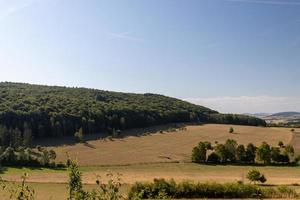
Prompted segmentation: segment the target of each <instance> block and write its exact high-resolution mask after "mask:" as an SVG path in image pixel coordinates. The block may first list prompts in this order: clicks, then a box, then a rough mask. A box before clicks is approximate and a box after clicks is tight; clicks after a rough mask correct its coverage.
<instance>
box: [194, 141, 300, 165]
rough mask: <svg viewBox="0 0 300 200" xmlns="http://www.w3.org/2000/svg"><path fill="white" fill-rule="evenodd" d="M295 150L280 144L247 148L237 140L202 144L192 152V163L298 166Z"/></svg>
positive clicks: (264, 144)
mask: <svg viewBox="0 0 300 200" xmlns="http://www.w3.org/2000/svg"><path fill="white" fill-rule="evenodd" d="M293 157H294V148H293V146H291V145H287V146H284V144H283V143H282V142H279V144H278V147H271V146H270V145H269V144H268V143H266V142H263V143H262V144H261V145H260V146H258V147H257V146H255V145H254V144H252V143H249V144H248V145H247V146H246V147H245V146H244V145H242V144H238V143H237V142H236V141H235V140H231V139H228V140H227V141H226V142H225V143H224V144H219V143H217V142H216V145H214V146H213V145H212V144H211V143H210V142H200V143H199V144H198V145H197V146H196V147H194V148H193V151H192V162H195V163H238V164H254V163H258V164H264V165H268V164H291V163H293V164H296V163H297V162H298V161H299V159H298V158H297V157H296V158H295V159H294V160H293V162H291V159H292V158H293Z"/></svg>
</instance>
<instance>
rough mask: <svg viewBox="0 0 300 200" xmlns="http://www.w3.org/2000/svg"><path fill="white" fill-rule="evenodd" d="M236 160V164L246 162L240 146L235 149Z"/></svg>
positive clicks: (244, 153)
mask: <svg viewBox="0 0 300 200" xmlns="http://www.w3.org/2000/svg"><path fill="white" fill-rule="evenodd" d="M236 160H237V161H238V162H245V161H246V160H247V155H246V150H245V147H244V145H242V144H241V145H238V147H237V148H236Z"/></svg>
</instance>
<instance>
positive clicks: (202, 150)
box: [192, 142, 211, 163]
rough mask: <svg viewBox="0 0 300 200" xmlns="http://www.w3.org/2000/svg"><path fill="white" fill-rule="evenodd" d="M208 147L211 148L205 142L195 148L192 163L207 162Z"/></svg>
mask: <svg viewBox="0 0 300 200" xmlns="http://www.w3.org/2000/svg"><path fill="white" fill-rule="evenodd" d="M210 146H211V145H210ZM207 147H209V144H208V143H205V142H200V143H199V144H198V146H196V147H194V149H193V152H192V161H193V162H195V163H204V162H206V154H207Z"/></svg>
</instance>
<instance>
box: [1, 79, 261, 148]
mask: <svg viewBox="0 0 300 200" xmlns="http://www.w3.org/2000/svg"><path fill="white" fill-rule="evenodd" d="M178 122H193V123H201V122H202V123H206V122H212V123H226V124H227V123H232V124H244V125H255V126H256V125H261V126H265V125H266V123H265V121H263V120H260V119H257V118H252V117H249V116H244V115H225V114H219V113H218V112H216V111H213V110H211V109H208V108H205V107H202V106H198V105H194V104H191V103H188V102H185V101H182V100H178V99H175V98H170V97H166V96H163V95H156V94H131V93H118V92H108V91H101V90H94V89H84V88H66V87H48V86H39V85H29V84H21V83H0V125H2V127H1V128H0V141H1V143H2V144H3V146H9V145H10V143H13V144H11V145H12V146H17V145H19V144H20V143H22V144H26V145H29V143H30V140H31V138H37V137H45V136H61V135H73V134H74V133H75V132H76V131H77V130H79V128H80V127H82V129H83V132H84V133H86V134H89V133H96V132H106V131H107V130H108V129H115V130H119V129H120V130H122V129H129V128H138V127H146V126H152V125H160V124H166V123H178ZM24 124H26V126H25V125H24ZM24 126H25V127H24ZM29 130H30V131H29ZM19 140H20V141H19Z"/></svg>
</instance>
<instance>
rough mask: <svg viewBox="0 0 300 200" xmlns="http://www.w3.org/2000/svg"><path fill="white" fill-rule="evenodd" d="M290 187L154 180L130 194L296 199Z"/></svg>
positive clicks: (134, 196)
mask: <svg viewBox="0 0 300 200" xmlns="http://www.w3.org/2000/svg"><path fill="white" fill-rule="evenodd" d="M295 197H297V193H296V192H295V190H293V189H291V188H288V187H283V186H281V187H277V188H275V187H274V188H273V187H262V186H258V185H251V184H243V183H226V184H219V183H193V182H189V181H185V182H181V183H176V182H175V181H174V180H170V181H166V180H164V179H154V182H152V183H139V182H137V183H135V184H134V185H133V186H132V188H131V189H130V191H129V193H128V198H129V199H131V200H133V199H166V198H174V199H180V198H295Z"/></svg>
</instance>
